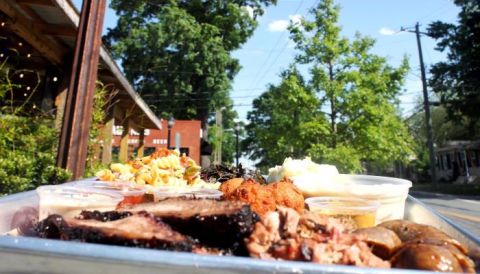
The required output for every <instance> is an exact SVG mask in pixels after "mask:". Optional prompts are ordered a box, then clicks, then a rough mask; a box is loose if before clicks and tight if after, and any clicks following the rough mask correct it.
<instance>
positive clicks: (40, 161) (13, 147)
mask: <svg viewBox="0 0 480 274" xmlns="http://www.w3.org/2000/svg"><path fill="white" fill-rule="evenodd" d="M15 73H16V71H15V70H14V69H11V68H9V67H8V66H7V65H6V62H5V63H3V64H2V65H1V67H0V100H1V101H3V102H4V103H5V104H4V105H3V106H2V107H0V195H1V194H10V193H15V192H20V191H25V190H30V189H34V188H36V187H37V186H39V185H43V184H55V183H61V182H64V181H66V180H67V179H68V178H69V177H70V174H69V173H68V172H67V171H66V170H63V169H60V168H57V167H56V166H55V162H56V155H57V153H56V152H57V146H58V137H59V136H58V132H57V130H56V129H55V125H54V124H55V123H54V117H53V116H52V115H51V114H47V113H43V112H41V111H40V110H38V109H32V105H30V104H29V102H28V98H27V100H26V101H25V102H24V103H22V105H14V104H13V102H11V101H10V99H9V98H11V93H12V92H14V88H15V87H16V86H17V85H15V84H14V83H12V82H11V81H10V78H11V75H12V74H15ZM34 92H35V91H34Z"/></svg>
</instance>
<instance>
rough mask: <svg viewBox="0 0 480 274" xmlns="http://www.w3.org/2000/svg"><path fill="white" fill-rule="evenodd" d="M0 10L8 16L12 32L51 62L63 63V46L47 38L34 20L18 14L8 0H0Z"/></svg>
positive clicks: (64, 50)
mask: <svg viewBox="0 0 480 274" xmlns="http://www.w3.org/2000/svg"><path fill="white" fill-rule="evenodd" d="M0 10H1V11H2V12H3V13H5V14H6V15H7V16H8V17H9V18H8V19H7V23H8V26H9V28H10V29H11V30H12V31H13V32H15V33H16V34H17V35H18V36H20V37H22V39H24V40H25V41H26V42H27V43H29V44H30V45H31V46H32V47H33V48H35V49H36V50H37V51H38V52H39V53H40V54H42V55H43V56H45V57H46V58H47V59H48V60H50V61H51V62H52V63H54V64H56V65H61V64H62V63H63V61H64V60H63V56H64V55H65V53H66V52H67V49H65V47H62V46H61V45H59V44H58V43H56V42H54V41H52V40H49V39H47V38H46V37H45V35H43V34H42V33H41V31H40V30H39V29H38V27H37V26H36V24H35V22H32V20H29V19H28V18H26V17H25V16H24V15H22V14H19V13H18V12H17V10H16V9H15V8H14V7H13V6H12V5H11V4H10V1H9V0H2V1H0Z"/></svg>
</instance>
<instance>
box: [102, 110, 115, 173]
mask: <svg viewBox="0 0 480 274" xmlns="http://www.w3.org/2000/svg"><path fill="white" fill-rule="evenodd" d="M114 119H115V118H113V115H109V116H108V118H107V119H106V121H105V125H104V127H103V134H102V135H103V150H102V164H105V165H108V164H110V162H112V140H113V124H114Z"/></svg>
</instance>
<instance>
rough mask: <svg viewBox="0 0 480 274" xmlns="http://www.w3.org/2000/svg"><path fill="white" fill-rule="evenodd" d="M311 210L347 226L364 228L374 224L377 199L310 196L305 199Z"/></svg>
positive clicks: (378, 204) (377, 204) (377, 205)
mask: <svg viewBox="0 0 480 274" xmlns="http://www.w3.org/2000/svg"><path fill="white" fill-rule="evenodd" d="M305 203H306V204H307V205H308V208H309V209H310V211H312V212H318V213H320V214H325V215H329V216H332V217H334V218H336V219H338V220H340V222H342V223H344V224H345V225H346V226H347V227H348V228H351V229H352V230H353V229H356V228H364V227H372V226H375V225H376V222H375V219H376V213H377V209H378V207H379V206H380V203H379V202H377V201H368V200H364V199H358V198H350V197H311V198H308V199H306V200H305Z"/></svg>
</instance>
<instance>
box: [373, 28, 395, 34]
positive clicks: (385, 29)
mask: <svg viewBox="0 0 480 274" xmlns="http://www.w3.org/2000/svg"><path fill="white" fill-rule="evenodd" d="M378 32H379V33H380V34H381V35H395V34H396V33H397V32H396V31H394V30H393V29H390V28H386V27H382V28H381V29H380V30H379V31H378Z"/></svg>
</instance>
